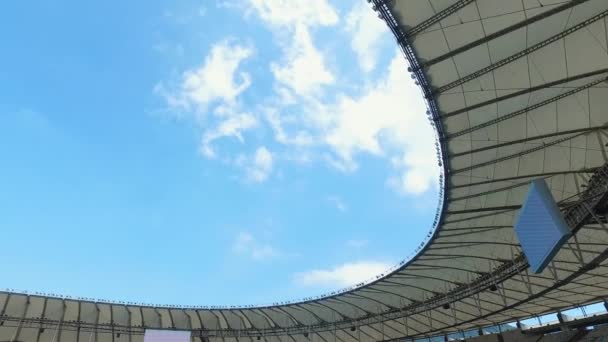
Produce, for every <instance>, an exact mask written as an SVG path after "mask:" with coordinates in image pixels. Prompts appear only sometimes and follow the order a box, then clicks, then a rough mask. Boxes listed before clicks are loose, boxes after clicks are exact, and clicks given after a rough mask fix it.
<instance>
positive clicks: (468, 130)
mask: <svg viewBox="0 0 608 342" xmlns="http://www.w3.org/2000/svg"><path fill="white" fill-rule="evenodd" d="M606 13H608V11H606ZM606 81H608V77H601V78H598V79H596V80H594V81H591V82H589V83H586V84H584V85H582V86H580V87H577V88H574V89H572V90H569V91H567V92H565V93H561V94H559V95H557V96H554V97H551V98H549V99H546V100H544V101H541V102H539V103H536V104H533V105H531V106H528V107H525V108H522V109H520V110H516V111H514V112H511V113H509V114H505V115H502V116H500V117H498V118H496V119H492V120H490V121H486V122H484V123H481V124H479V125H475V126H471V127H469V128H465V129H463V130H461V131H458V132H454V133H452V134H449V135H447V136H446V139H454V138H456V137H459V136H461V135H465V134H468V133H471V132H474V131H477V130H479V129H482V128H485V127H488V126H492V125H495V124H497V123H499V122H502V121H505V120H508V119H511V118H514V117H516V116H519V115H521V114H525V113H527V112H529V111H532V110H535V109H538V108H540V107H543V106H546V105H548V104H550V103H553V102H556V101H559V100H561V99H563V98H566V97H568V96H570V95H573V94H576V93H579V92H581V91H583V90H586V89H589V88H591V87H593V86H596V85H598V84H600V83H602V82H606Z"/></svg>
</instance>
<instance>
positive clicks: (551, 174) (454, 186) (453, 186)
mask: <svg viewBox="0 0 608 342" xmlns="http://www.w3.org/2000/svg"><path fill="white" fill-rule="evenodd" d="M597 169H598V168H597V167H591V168H584V169H580V170H574V171H572V170H564V171H555V172H543V173H533V174H529V175H521V176H514V177H505V178H496V179H490V180H486V181H480V182H474V183H468V184H460V185H451V186H450V188H451V189H458V188H467V187H470V186H475V185H484V184H492V183H499V182H509V181H512V180H518V179H524V178H538V177H545V178H548V177H553V176H559V175H569V174H578V173H594V172H595V171H596V170H597Z"/></svg>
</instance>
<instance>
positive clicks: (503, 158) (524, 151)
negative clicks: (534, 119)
mask: <svg viewBox="0 0 608 342" xmlns="http://www.w3.org/2000/svg"><path fill="white" fill-rule="evenodd" d="M590 131H593V130H585V131H584V132H583V133H579V134H575V135H571V136H569V137H565V138H560V139H556V140H553V141H551V142H548V143H543V144H542V145H539V146H536V147H533V148H530V149H527V150H523V151H521V152H517V153H514V154H510V155H508V156H504V157H501V158H497V159H494V160H490V161H487V162H483V163H479V164H475V165H471V166H467V167H463V168H462V169H456V170H453V171H452V174H456V173H460V172H466V171H471V170H474V169H477V168H480V167H484V166H488V165H494V164H498V163H500V162H503V161H506V160H509V159H513V158H518V157H521V156H524V155H526V154H530V153H533V152H537V151H540V150H544V149H545V148H547V147H550V146H553V145H557V144H561V143H563V142H566V141H568V140H572V139H574V138H577V137H580V136H584V135H586V134H587V133H588V132H590Z"/></svg>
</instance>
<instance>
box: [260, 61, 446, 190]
mask: <svg viewBox="0 0 608 342" xmlns="http://www.w3.org/2000/svg"><path fill="white" fill-rule="evenodd" d="M302 111H303V112H304V113H303V115H301V117H300V120H299V121H295V122H294V121H293V120H289V117H287V120H283V116H281V115H275V117H274V124H273V126H272V127H273V128H274V129H275V135H277V136H280V137H281V140H282V141H291V140H293V139H294V138H295V137H293V136H292V137H290V136H289V135H287V134H286V132H287V131H288V128H289V127H292V126H298V127H299V128H300V129H302V127H304V128H306V131H307V132H311V133H310V136H311V142H310V144H309V146H316V147H319V146H324V147H328V148H329V151H331V153H325V154H324V158H325V160H327V161H328V162H329V163H330V165H332V166H334V167H335V168H337V169H338V170H340V171H344V172H352V171H354V170H356V169H357V167H358V164H357V160H356V156H357V155H358V154H361V153H365V154H371V155H374V156H377V157H379V158H386V160H387V161H390V165H391V167H392V168H393V172H394V174H393V175H392V176H391V177H390V180H389V182H388V183H389V185H391V187H392V188H393V189H395V190H396V191H398V192H399V193H403V194H419V193H422V192H424V191H426V190H427V189H428V188H429V187H430V186H432V185H433V184H435V183H436V182H437V179H438V176H439V168H438V167H437V161H436V157H435V149H434V144H435V140H434V132H433V129H432V127H431V125H430V124H429V123H428V120H427V118H426V115H425V112H426V105H425V103H424V101H423V99H422V95H421V93H420V90H419V89H418V88H417V86H416V85H415V84H414V82H413V81H412V80H411V79H410V78H409V74H408V73H407V71H406V65H405V62H404V60H403V57H402V56H401V55H400V54H399V53H396V54H395V57H394V58H393V60H392V61H391V63H390V65H389V66H388V70H387V73H386V75H385V76H384V77H381V78H380V79H379V80H377V81H375V82H370V84H368V85H367V86H365V87H364V90H363V93H362V94H361V95H359V96H348V95H344V94H342V95H338V96H337V100H336V101H335V102H333V103H332V102H329V103H325V102H323V101H321V100H319V99H313V100H312V101H307V102H304V109H302ZM278 128H280V130H278ZM279 142H281V141H279Z"/></svg>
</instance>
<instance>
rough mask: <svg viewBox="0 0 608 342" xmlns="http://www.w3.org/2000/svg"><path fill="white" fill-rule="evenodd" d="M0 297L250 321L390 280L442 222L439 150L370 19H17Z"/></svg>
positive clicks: (202, 10)
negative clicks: (278, 306) (218, 308)
mask: <svg viewBox="0 0 608 342" xmlns="http://www.w3.org/2000/svg"><path fill="white" fill-rule="evenodd" d="M4 7H5V8H4V10H3V11H2V12H1V13H0V39H1V40H2V42H3V51H4V52H3V53H2V54H0V62H1V63H2V65H3V68H2V72H0V94H1V95H0V99H1V101H0V156H1V159H0V189H1V190H0V208H2V209H1V210H0V212H1V213H2V214H1V215H0V227H1V229H2V232H3V234H2V235H3V240H2V242H3V243H2V248H0V258H1V259H2V260H3V264H4V265H3V274H2V277H1V278H0V287H5V288H11V289H17V290H28V291H42V292H47V293H57V294H68V295H72V296H83V297H91V298H104V299H114V300H125V301H127V300H128V301H137V302H146V303H159V304H182V305H190V304H200V305H218V304H227V305H231V304H258V303H268V302H273V301H276V300H288V299H297V298H302V297H307V296H311V295H318V294H321V293H324V292H327V291H332V290H335V289H339V288H343V287H345V286H349V285H352V284H354V283H357V282H359V281H362V280H364V279H367V278H369V277H372V276H374V275H376V274H377V273H380V272H383V271H384V270H385V269H386V268H388V267H390V266H392V265H394V264H396V263H398V262H399V261H400V260H402V259H403V258H405V257H406V256H407V255H409V254H411V252H412V251H413V250H414V249H415V248H416V247H417V246H418V245H419V243H420V242H421V241H422V240H423V238H424V236H425V235H426V234H427V232H428V231H429V229H430V228H431V224H432V221H433V216H434V214H435V210H436V207H437V184H438V172H439V171H438V168H437V161H436V157H435V151H434V133H433V131H432V130H431V127H430V125H429V124H428V122H427V121H426V116H425V113H424V112H425V107H424V103H423V102H422V100H421V95H420V91H419V90H418V89H417V87H416V86H415V85H414V83H413V80H411V79H410V77H409V74H408V73H407V71H406V68H407V65H406V62H405V60H404V58H403V57H402V56H401V54H400V52H399V51H398V50H397V47H396V43H395V42H394V39H393V37H392V36H391V34H390V33H389V32H388V29H387V28H386V27H385V24H384V22H382V21H381V20H380V19H378V18H377V17H376V16H375V15H374V12H373V11H372V10H371V9H370V8H369V7H368V5H367V2H365V1H363V0H361V1H329V0H314V1H286V0H284V1H279V0H247V1H245V0H243V1H221V2H211V1H194V0H183V1H179V2H176V1H167V0H149V1H97V2H82V1H75V0H64V1H62V2H60V3H58V2H56V1H50V0H38V1H29V0H23V1H10V2H7V3H6V4H4Z"/></svg>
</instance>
